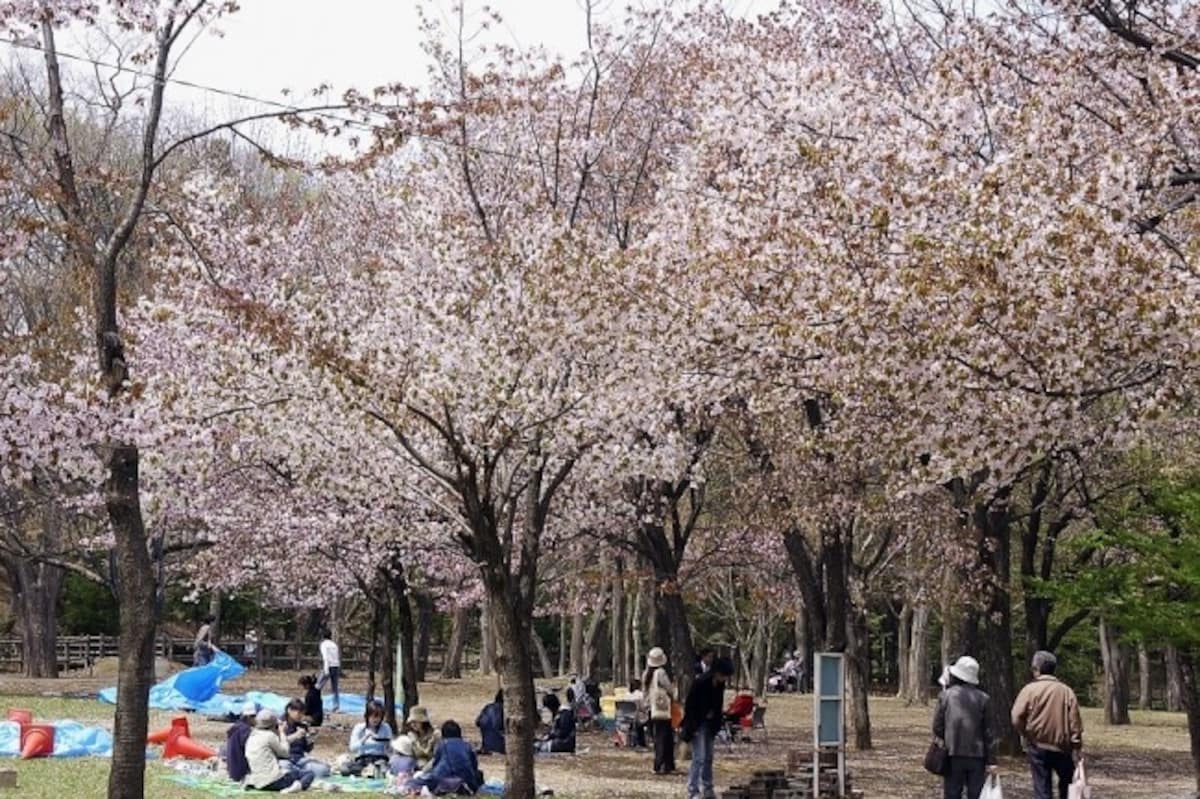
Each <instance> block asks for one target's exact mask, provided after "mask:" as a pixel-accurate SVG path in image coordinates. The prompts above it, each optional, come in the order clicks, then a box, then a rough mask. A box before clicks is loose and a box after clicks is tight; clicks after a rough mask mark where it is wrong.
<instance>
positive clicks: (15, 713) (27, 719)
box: [8, 707, 33, 724]
mask: <svg viewBox="0 0 1200 799" xmlns="http://www.w3.org/2000/svg"><path fill="white" fill-rule="evenodd" d="M8 720H9V721H15V722H16V723H17V724H32V723H33V711H32V710H21V709H20V708H16V707H10V708H9V709H8Z"/></svg>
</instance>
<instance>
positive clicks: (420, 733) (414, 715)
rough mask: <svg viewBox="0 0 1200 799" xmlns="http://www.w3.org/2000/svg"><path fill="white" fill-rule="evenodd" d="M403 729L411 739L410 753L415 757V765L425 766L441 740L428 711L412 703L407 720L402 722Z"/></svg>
mask: <svg viewBox="0 0 1200 799" xmlns="http://www.w3.org/2000/svg"><path fill="white" fill-rule="evenodd" d="M404 729H405V734H406V735H407V736H408V738H409V740H411V741H412V750H413V752H412V753H413V757H415V758H416V759H417V766H418V767H419V768H425V767H426V766H428V765H429V763H430V762H431V761H432V760H433V756H434V753H436V752H437V748H438V744H439V743H441V742H442V739H441V736H439V735H438V732H437V730H435V729H434V728H433V721H432V720H431V719H430V718H429V711H428V710H426V709H425V708H424V707H422V706H421V705H413V707H412V709H411V710H410V711H408V720H407V721H406V722H405V723H404Z"/></svg>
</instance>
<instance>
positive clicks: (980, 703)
mask: <svg viewBox="0 0 1200 799" xmlns="http://www.w3.org/2000/svg"><path fill="white" fill-rule="evenodd" d="M948 683H949V684H948V685H947V687H946V690H945V691H942V695H941V696H940V697H939V698H938V706H937V711H936V712H935V713H934V715H933V735H934V737H936V738H940V739H942V740H943V741H944V742H945V746H946V754H947V755H948V760H947V763H946V773H945V774H944V775H943V779H944V780H945V782H944V785H943V790H944V793H943V797H944V799H962V792H963V789H964V788H965V789H966V791H967V799H979V794H980V792H981V791H982V790H983V784H984V781H985V780H986V779H987V773H988V772H993V773H994V772H995V770H996V755H995V752H994V751H993V749H992V722H991V698H990V697H989V696H988V695H987V694H986V693H984V692H983V691H982V690H980V688H979V663H978V662H977V661H976V660H975V658H971V657H965V656H964V657H961V658H959V659H958V661H957V662H956V663H955V664H954V665H953V666H951V667H950V672H949V678H948Z"/></svg>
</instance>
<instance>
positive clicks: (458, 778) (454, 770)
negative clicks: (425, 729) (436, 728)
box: [409, 721, 483, 796]
mask: <svg viewBox="0 0 1200 799" xmlns="http://www.w3.org/2000/svg"><path fill="white" fill-rule="evenodd" d="M441 739H442V742H441V744H439V745H438V749H437V754H436V755H434V758H433V762H432V763H430V765H429V768H428V769H426V770H425V771H424V772H421V773H418V774H417V775H416V776H414V777H413V779H412V780H411V781H410V782H409V787H410V788H428V789H429V791H430V792H432V793H434V794H435V795H438V796H444V795H447V794H459V793H462V792H463V791H464V789H465V790H466V791H467V792H469V793H472V794H473V793H475V792H476V791H478V790H479V789H480V787H481V786H482V785H483V773H482V772H481V771H480V770H479V761H478V760H477V759H476V757H475V750H474V748H472V746H471V745H470V744H469V743H467V742H466V741H464V740H463V737H462V728H461V727H460V726H458V723H457V722H454V721H447V722H445V723H444V724H442V732H441Z"/></svg>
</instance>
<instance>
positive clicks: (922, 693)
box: [905, 605, 929, 705]
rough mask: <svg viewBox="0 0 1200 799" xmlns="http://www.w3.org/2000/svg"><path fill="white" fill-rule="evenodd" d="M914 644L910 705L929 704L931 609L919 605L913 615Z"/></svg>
mask: <svg viewBox="0 0 1200 799" xmlns="http://www.w3.org/2000/svg"><path fill="white" fill-rule="evenodd" d="M911 635H912V642H911V643H910V645H909V648H908V658H909V660H908V669H907V670H908V691H907V695H906V696H905V699H906V700H907V702H908V703H909V704H921V705H925V704H928V703H929V607H928V606H927V605H918V606H917V607H916V608H914V609H913V614H912V631H911Z"/></svg>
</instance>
